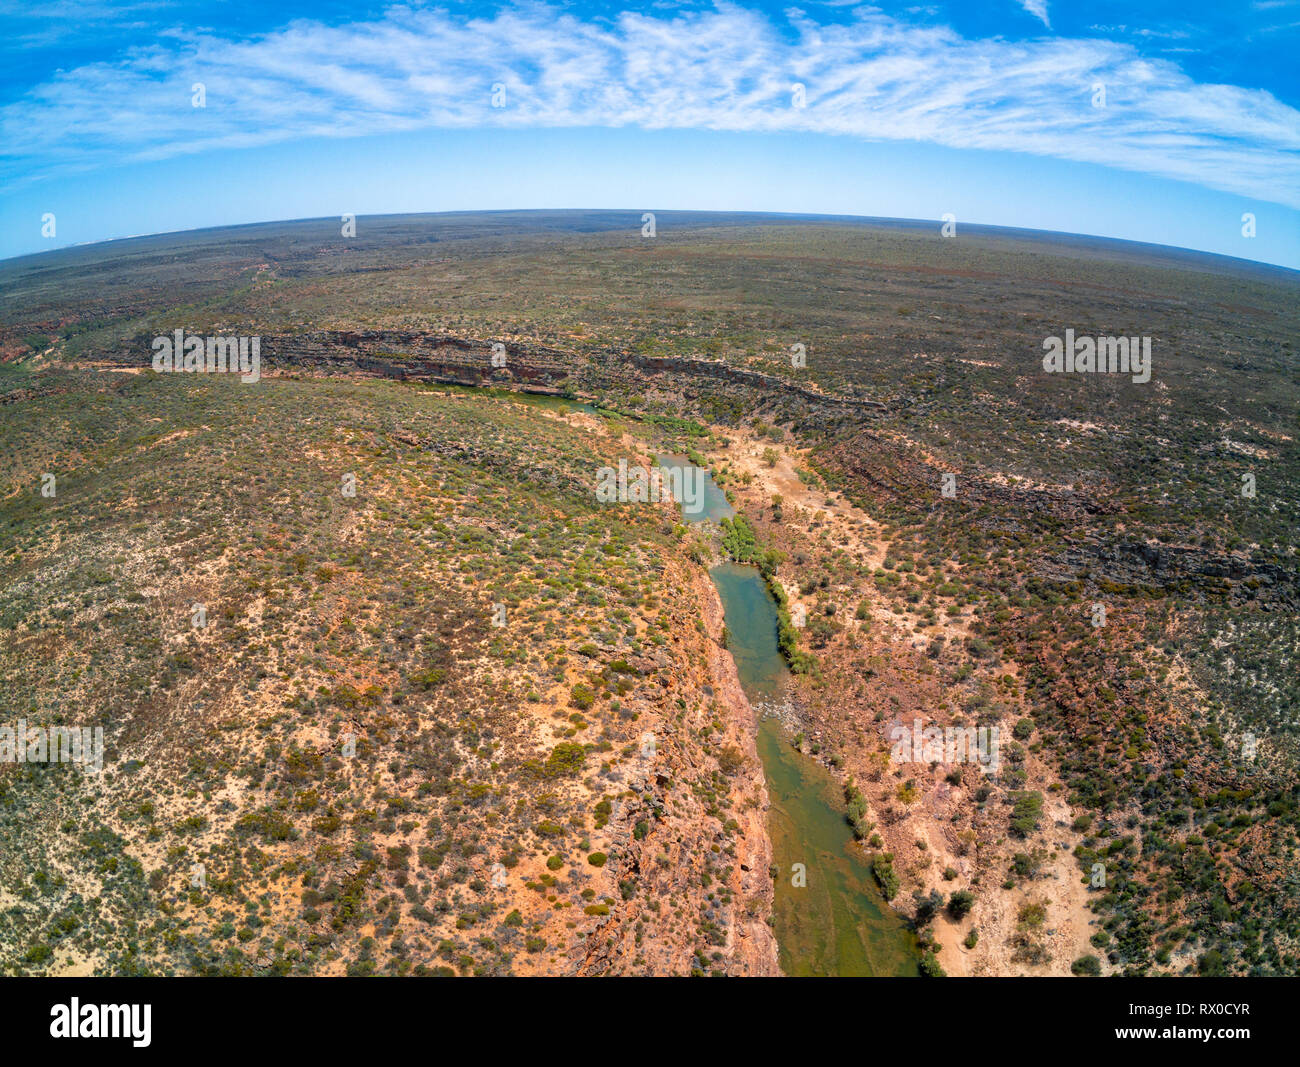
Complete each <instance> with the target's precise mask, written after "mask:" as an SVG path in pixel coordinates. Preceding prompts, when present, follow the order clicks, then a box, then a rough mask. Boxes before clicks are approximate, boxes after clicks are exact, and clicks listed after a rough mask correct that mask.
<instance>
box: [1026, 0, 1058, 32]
mask: <svg viewBox="0 0 1300 1067" xmlns="http://www.w3.org/2000/svg"><path fill="white" fill-rule="evenodd" d="M1020 6H1021V7H1023V8H1024V9H1025V10H1026V11H1028V12H1029V13H1030V14H1031V15H1033V16H1034V18H1036V19H1039V20H1040V21H1041V22H1042V24H1043V25H1044V26H1046V27H1047V28H1048V29H1049V30H1050V29H1051V28H1052V24H1051V23H1050V22H1048V21H1047V0H1020Z"/></svg>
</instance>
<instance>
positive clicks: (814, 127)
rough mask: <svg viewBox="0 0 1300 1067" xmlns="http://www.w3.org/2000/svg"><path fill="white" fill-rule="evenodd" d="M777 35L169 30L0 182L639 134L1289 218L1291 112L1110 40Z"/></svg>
mask: <svg viewBox="0 0 1300 1067" xmlns="http://www.w3.org/2000/svg"><path fill="white" fill-rule="evenodd" d="M1027 6H1028V5H1027ZM787 20H788V21H785V22H781V23H775V22H773V21H772V20H771V19H769V18H768V17H767V16H765V15H762V14H759V13H757V12H753V11H748V10H744V9H742V8H739V7H736V6H732V5H726V4H724V5H722V6H719V7H718V8H717V9H715V10H713V11H707V12H693V13H677V14H672V15H658V16H653V17H652V16H649V15H642V14H633V13H625V14H622V15H619V16H618V17H616V18H614V19H612V20H600V21H596V20H584V19H581V18H579V17H577V16H575V15H573V14H570V13H567V12H566V11H564V10H561V9H558V8H554V7H550V6H543V5H528V6H523V7H517V8H514V9H510V10H506V11H502V12H500V13H498V14H495V15H493V16H492V17H487V18H472V17H464V16H458V15H456V14H450V13H447V12H443V11H427V10H416V9H411V8H393V9H390V10H389V11H387V12H386V13H385V14H384V16H383V17H382V18H379V19H376V20H374V21H369V22H361V23H354V24H349V25H337V26H331V25H325V24H323V23H320V22H315V21H308V20H303V21H296V22H293V23H291V24H289V25H288V26H286V27H284V28H283V29H281V30H279V31H278V32H275V33H271V34H268V35H265V36H260V37H256V38H252V39H247V40H229V39H224V38H222V37H218V36H214V35H212V34H206V33H194V34H189V33H181V34H179V35H177V36H175V37H172V38H167V39H164V43H161V44H151V45H148V46H142V47H139V48H137V49H135V50H133V51H131V52H130V53H129V54H127V55H124V56H122V57H121V58H120V59H119V60H117V61H116V62H111V63H109V62H105V63H95V64H91V65H86V66H81V67H78V68H75V69H72V70H68V71H64V72H60V73H59V74H57V75H56V76H55V77H53V78H51V79H50V80H48V81H46V82H45V83H43V84H41V85H38V86H36V87H35V88H33V89H32V90H31V91H30V92H28V93H27V94H26V95H25V96H24V97H23V98H21V99H19V100H17V101H15V102H13V103H11V104H9V105H7V106H5V107H4V108H0V179H3V180H5V181H7V182H9V183H15V182H22V181H24V180H25V179H31V178H34V177H39V176H42V175H47V174H51V173H55V172H59V171H65V170H68V169H73V168H88V167H95V166H100V165H104V164H107V163H116V162H121V161H123V160H129V159H137V160H138V159H158V158H163V157H169V156H175V155H178V154H184V153H193V152H199V151H205V150H212V149H222V148H230V149H234V148H241V147H247V146H253V145H259V144H267V143H272V142H277V141H285V140H291V139H295V138H303V137H339V138H346V137H356V136H363V135H368V134H376V133H384V132H393V131H403V130H421V129H429V128H469V127H515V128H521V127H523V128H529V127H531V128H536V127H561V126H564V127H576V126H597V127H600V126H605V127H619V126H640V127H644V128H693V129H716V130H742V131H811V132H818V133H823V134H828V135H842V136H851V137H859V138H868V139H873V140H907V141H923V142H929V143H933V144H939V145H945V146H950V147H957V148H980V149H1001V150H1010V151H1018V152H1026V153H1032V154H1036V155H1042V156H1050V157H1055V158H1058V159H1064V160H1071V161H1079V162H1087V163H1097V164H1103V165H1108V166H1113V167H1120V168H1124V169H1128V170H1134V171H1140V172H1143V173H1147V174H1153V175H1159V176H1163V177H1169V178H1176V179H1182V180H1186V181H1190V182H1194V183H1197V184H1200V185H1203V186H1206V187H1210V188H1215V189H1220V190H1226V191H1229V192H1233V193H1237V194H1240V195H1243V196H1248V197H1252V198H1257V199H1261V200H1268V201H1274V202H1277V203H1282V204H1287V205H1289V206H1292V207H1298V206H1300V182H1298V181H1297V175H1298V172H1300V167H1298V166H1297V151H1300V112H1297V111H1296V110H1295V109H1293V108H1291V107H1288V106H1286V105H1285V104H1283V103H1281V102H1280V101H1278V100H1277V99H1276V98H1275V97H1273V96H1272V95H1271V94H1269V93H1267V92H1263V91H1259V90H1246V89H1241V88H1236V87H1233V86H1228V85H1205V84H1198V83H1196V82H1195V81H1193V80H1192V79H1191V78H1190V77H1188V76H1187V75H1186V74H1185V73H1184V72H1183V71H1182V70H1181V69H1180V68H1179V67H1178V66H1177V65H1175V64H1173V63H1170V62H1168V61H1165V60H1150V59H1146V58H1144V57H1143V56H1142V55H1141V54H1140V53H1139V52H1137V51H1136V50H1135V48H1134V47H1133V46H1132V45H1130V44H1126V43H1120V42H1114V41H1108V40H1101V39H1060V38H1057V39H1051V38H1042V39H1038V40H1031V41H1008V40H1005V39H1002V38H996V39H991V40H971V39H966V38H963V37H961V36H960V35H958V34H957V33H955V32H954V31H952V30H951V29H946V28H943V27H934V26H916V25H912V24H910V23H907V22H904V21H901V20H898V19H895V18H892V17H890V16H888V15H885V14H883V13H880V12H878V11H874V10H871V9H867V8H862V9H858V10H855V11H854V15H853V20H852V21H851V22H848V23H823V22H819V21H817V20H816V19H815V18H813V17H811V16H810V15H808V14H806V13H804V12H800V11H797V10H795V11H791V12H790V13H789V14H788V15H787ZM195 82H202V83H204V85H205V86H206V91H207V107H206V108H204V109H196V108H194V107H192V106H191V100H190V98H191V86H192V85H193V84H194V83H195ZM494 83H500V84H502V85H504V86H505V93H506V106H505V107H503V108H495V107H493V106H492V86H493V84H494ZM794 83H801V84H802V85H804V86H805V87H806V88H805V93H806V106H804V107H802V108H800V107H795V106H793V105H792V100H793V93H792V86H793V85H794ZM1097 83H1101V84H1104V85H1105V87H1106V93H1105V100H1106V106H1105V107H1103V108H1095V107H1093V106H1092V100H1093V96H1094V90H1093V87H1094V85H1096V84H1097Z"/></svg>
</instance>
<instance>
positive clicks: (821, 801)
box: [659, 456, 919, 976]
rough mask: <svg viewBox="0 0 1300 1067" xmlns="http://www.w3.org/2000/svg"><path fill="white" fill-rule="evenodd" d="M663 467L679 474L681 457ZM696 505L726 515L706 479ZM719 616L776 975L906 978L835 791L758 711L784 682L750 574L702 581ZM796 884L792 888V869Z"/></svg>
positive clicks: (779, 693) (766, 600)
mask: <svg viewBox="0 0 1300 1067" xmlns="http://www.w3.org/2000/svg"><path fill="white" fill-rule="evenodd" d="M659 462H660V464H661V465H662V466H665V467H683V466H687V465H688V463H687V461H686V460H685V459H684V458H683V457H680V456H663V457H660V460H659ZM704 479H705V480H704V483H703V495H702V499H700V500H698V501H696V502H694V503H695V506H694V507H693V508H691V509H690V510H689V511H687V510H686V509H683V517H684V518H687V519H689V520H692V521H701V520H705V519H710V520H713V521H715V522H716V521H718V520H719V519H721V518H724V517H725V518H730V517H731V516H732V515H734V511H733V510H732V508H731V506H730V504H728V503H727V500H726V497H725V495H724V494H723V493H722V490H721V489H719V488H718V487H717V485H715V484H714V482H713V479H712V478H711V477H709V476H708V475H707V473H706V474H705V476H704ZM709 575H710V577H711V578H712V579H713V584H714V585H715V586H716V587H717V590H718V595H719V596H720V597H721V599H722V605H723V610H724V612H725V615H726V623H727V631H728V635H729V640H728V648H729V650H730V652H731V655H732V658H733V659H734V660H735V662H736V671H737V673H738V674H739V676H740V684H741V687H742V688H743V689H744V690H745V695H746V696H747V697H748V698H749V701H750V703H751V704H752V705H754V707H755V708H756V710H758V711H759V713H760V718H759V722H758V755H759V758H760V759H761V760H762V763H763V770H764V773H765V775H766V777H767V789H768V795H769V797H770V798H771V808H770V810H769V813H768V834H769V836H770V837H771V839H772V850H773V861H774V862H775V863H776V865H777V868H778V873H777V878H776V899H775V907H774V911H775V932H776V939H777V944H778V946H779V949H780V960H781V970H782V971H784V972H785V973H786V974H789V975H796V976H805V975H858V976H871V975H875V976H913V975H916V974H917V973H918V971H917V966H918V960H919V954H918V951H917V947H916V938H915V936H914V935H913V934H912V932H911V931H910V930H909V929H908V927H907V925H906V923H905V922H904V921H903V920H902V919H901V918H899V916H898V915H897V914H896V913H895V912H894V911H893V909H891V908H890V907H889V905H888V904H887V903H886V902H885V900H884V898H883V897H882V896H881V894H880V891H879V889H878V888H877V887H876V884H875V880H874V879H873V877H872V874H871V869H870V867H869V866H868V864H867V863H866V861H865V859H864V858H863V855H862V851H861V849H860V848H859V847H858V846H857V844H856V842H855V841H854V838H853V831H852V830H851V829H850V827H849V823H848V819H847V817H846V814H845V809H846V804H845V801H844V796H843V790H842V789H841V787H840V785H839V782H838V781H837V780H836V779H835V778H834V777H833V776H832V775H831V773H830V772H829V771H827V770H826V769H825V768H824V767H822V766H821V765H820V764H818V763H816V762H814V761H813V760H811V759H809V758H808V757H807V756H805V755H803V754H802V753H801V752H799V751H798V750H797V749H796V748H795V747H794V746H793V745H792V744H791V743H790V738H789V737H788V735H787V734H786V732H785V730H784V728H783V727H782V726H781V724H780V722H779V721H778V720H777V719H776V718H775V717H774V716H765V715H762V708H763V706H764V705H769V706H770V705H774V704H777V703H779V702H780V701H781V700H782V699H783V692H784V688H785V683H786V681H787V679H788V677H789V674H788V670H787V668H786V664H785V659H784V658H783V657H782V655H781V649H780V646H779V645H778V643H777V625H778V620H777V606H776V601H775V600H773V598H772V594H771V593H770V592H769V591H768V588H767V586H766V584H765V583H764V582H763V579H762V576H761V575H760V574H759V572H758V570H757V569H756V568H754V567H748V566H741V565H738V564H734V563H725V564H722V565H721V566H717V567H714V568H713V569H712V570H711V571H710V572H709ZM796 864H802V865H803V868H804V878H803V881H804V884H803V885H802V886H796V885H795V884H794V874H795V865H796Z"/></svg>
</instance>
